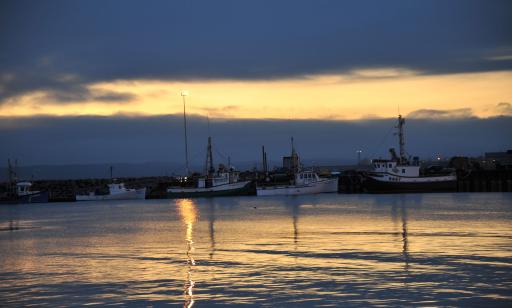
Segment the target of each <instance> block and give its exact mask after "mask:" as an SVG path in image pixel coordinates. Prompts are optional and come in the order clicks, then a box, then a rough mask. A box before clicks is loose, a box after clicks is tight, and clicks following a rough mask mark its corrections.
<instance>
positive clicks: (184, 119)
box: [181, 90, 190, 177]
mask: <svg viewBox="0 0 512 308" xmlns="http://www.w3.org/2000/svg"><path fill="white" fill-rule="evenodd" d="M185 96H188V91H187V90H182V91H181V97H182V98H183V127H184V131H185V173H186V174H185V175H186V176H187V177H188V176H189V174H190V173H189V169H188V141H187V113H186V109H185Z"/></svg>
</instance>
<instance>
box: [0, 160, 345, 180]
mask: <svg viewBox="0 0 512 308" xmlns="http://www.w3.org/2000/svg"><path fill="white" fill-rule="evenodd" d="M302 163H303V164H304V165H306V166H311V165H315V166H318V165H325V166H333V165H338V164H339V163H340V161H336V160H333V159H315V160H303V161H302ZM345 163H346V162H345ZM232 165H233V166H235V168H236V169H237V170H240V171H245V170H252V169H253V168H255V167H256V168H258V169H261V162H234V163H232ZM269 165H270V168H273V167H279V166H281V161H270V162H269ZM110 166H112V167H113V176H114V178H116V177H118V178H123V177H145V176H173V175H181V174H183V173H184V166H183V163H172V162H146V163H112V164H107V163H103V164H67V165H33V166H18V168H17V174H18V178H19V179H20V180H65V179H92V178H109V177H110ZM190 169H191V171H197V172H202V170H203V167H202V166H198V165H191V167H190ZM6 180H7V168H5V167H2V168H0V181H6Z"/></svg>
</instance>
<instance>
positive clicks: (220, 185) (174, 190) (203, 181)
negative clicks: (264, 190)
mask: <svg viewBox="0 0 512 308" xmlns="http://www.w3.org/2000/svg"><path fill="white" fill-rule="evenodd" d="M206 155H207V158H206V168H205V169H206V170H205V174H206V175H205V176H202V177H200V178H198V179H197V181H196V183H195V185H194V187H181V186H177V187H170V188H168V189H167V196H168V197H169V198H193V197H214V196H235V195H237V196H238V195H249V194H251V192H252V191H253V190H254V189H253V186H252V181H240V180H239V175H240V174H239V172H237V171H235V168H233V167H232V166H229V163H228V166H229V167H225V166H224V165H222V164H220V165H219V168H218V169H217V170H215V168H214V167H213V155H212V138H211V137H208V147H207V154H206Z"/></svg>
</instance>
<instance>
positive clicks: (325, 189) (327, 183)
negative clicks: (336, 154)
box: [256, 178, 338, 196]
mask: <svg viewBox="0 0 512 308" xmlns="http://www.w3.org/2000/svg"><path fill="white" fill-rule="evenodd" d="M331 192H338V178H333V179H325V180H322V181H319V182H314V183H311V184H304V185H283V186H261V187H257V188H256V194H257V195H258V196H292V195H309V194H320V193H331Z"/></svg>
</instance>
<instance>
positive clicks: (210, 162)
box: [206, 136, 215, 176]
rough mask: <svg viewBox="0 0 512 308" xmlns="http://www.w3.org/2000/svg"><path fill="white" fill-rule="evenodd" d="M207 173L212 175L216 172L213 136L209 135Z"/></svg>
mask: <svg viewBox="0 0 512 308" xmlns="http://www.w3.org/2000/svg"><path fill="white" fill-rule="evenodd" d="M206 173H207V175H208V176H211V175H213V174H214V173H215V168H214V167H213V155H212V137H210V136H208V148H207V149H206Z"/></svg>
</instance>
